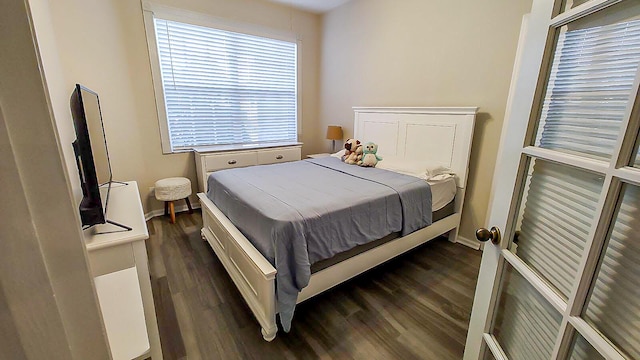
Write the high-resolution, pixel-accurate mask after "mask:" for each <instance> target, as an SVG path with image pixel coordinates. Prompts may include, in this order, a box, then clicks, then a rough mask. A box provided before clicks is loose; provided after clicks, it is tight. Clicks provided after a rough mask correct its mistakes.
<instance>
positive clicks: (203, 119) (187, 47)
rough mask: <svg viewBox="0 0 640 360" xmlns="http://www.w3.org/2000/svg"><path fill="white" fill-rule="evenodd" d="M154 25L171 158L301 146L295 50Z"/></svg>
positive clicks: (221, 33)
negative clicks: (188, 152) (212, 150)
mask: <svg viewBox="0 0 640 360" xmlns="http://www.w3.org/2000/svg"><path fill="white" fill-rule="evenodd" d="M154 23H155V30H156V40H157V44H158V55H159V60H160V69H161V73H162V86H163V90H164V101H165V107H166V113H167V123H168V130H169V137H170V139H171V149H172V150H180V149H188V148H191V147H195V146H207V145H226V144H249V143H263V142H274V141H278V142H279V141H296V140H297V132H298V130H297V123H298V122H297V89H296V88H297V86H296V85H297V84H296V75H297V71H296V67H297V60H296V57H297V55H296V51H297V49H296V43H294V42H287V41H281V40H275V39H271V38H264V37H258V36H253V35H247V34H242V33H236V32H230V31H224V30H219V29H214V28H209V27H203V26H196V25H191V24H185V23H180V22H175V21H169V20H163V19H159V18H155V19H154Z"/></svg>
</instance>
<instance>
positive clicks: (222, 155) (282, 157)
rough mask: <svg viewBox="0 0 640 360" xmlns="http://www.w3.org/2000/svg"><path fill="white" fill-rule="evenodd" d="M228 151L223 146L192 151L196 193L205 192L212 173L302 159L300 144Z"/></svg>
mask: <svg viewBox="0 0 640 360" xmlns="http://www.w3.org/2000/svg"><path fill="white" fill-rule="evenodd" d="M254 146H257V145H254ZM262 146H264V145H262ZM228 149H229V148H228V147H224V146H218V147H201V148H194V149H193V150H194V151H195V154H196V169H197V172H198V192H205V193H206V192H207V178H208V177H209V174H211V173H212V172H214V171H218V170H223V169H233V168H238V167H246V166H254V165H266V164H275V163H282V162H287V161H297V160H300V159H301V158H302V143H293V144H286V145H284V144H272V147H260V148H250V149H243V150H237V149H233V150H228Z"/></svg>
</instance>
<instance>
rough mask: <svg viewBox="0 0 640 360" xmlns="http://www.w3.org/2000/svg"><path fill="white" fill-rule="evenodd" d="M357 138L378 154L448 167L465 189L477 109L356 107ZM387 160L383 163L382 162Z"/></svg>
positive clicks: (355, 134)
mask: <svg viewBox="0 0 640 360" xmlns="http://www.w3.org/2000/svg"><path fill="white" fill-rule="evenodd" d="M353 110H354V111H355V123H354V137H355V138H356V139H358V140H360V141H363V142H369V141H371V142H374V143H376V144H378V154H379V155H380V156H382V157H383V158H384V157H385V156H394V157H401V158H404V159H407V160H429V161H430V162H436V163H439V164H442V165H445V166H447V167H449V168H450V169H451V170H453V171H454V172H455V174H456V175H457V184H458V187H459V188H465V187H466V183H467V173H468V170H469V154H470V152H471V141H472V139H473V129H474V125H475V117H476V112H477V111H478V108H477V107H451V108H444V107H410V108H406V107H403V108H399V107H354V108H353ZM382 161H384V160H382Z"/></svg>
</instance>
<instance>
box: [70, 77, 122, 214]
mask: <svg viewBox="0 0 640 360" xmlns="http://www.w3.org/2000/svg"><path fill="white" fill-rule="evenodd" d="M70 105H71V114H72V116H73V125H74V128H75V131H76V141H74V143H73V148H74V152H75V154H76V164H77V165H78V174H79V176H80V182H81V184H82V194H83V198H82V201H81V203H80V218H81V219H82V225H85V226H92V225H96V224H104V223H105V222H106V218H105V214H106V211H107V206H108V202H109V192H110V190H111V180H112V179H111V164H110V163H109V152H108V150H107V143H106V139H105V136H104V127H103V124H102V115H101V112H100V101H99V99H98V94H96V93H95V92H93V91H91V90H89V89H87V88H86V87H84V86H82V85H80V84H76V88H75V89H74V91H73V93H72V94H71V101H70ZM100 185H105V186H106V187H107V193H106V197H105V199H104V202H103V201H102V198H101V196H100Z"/></svg>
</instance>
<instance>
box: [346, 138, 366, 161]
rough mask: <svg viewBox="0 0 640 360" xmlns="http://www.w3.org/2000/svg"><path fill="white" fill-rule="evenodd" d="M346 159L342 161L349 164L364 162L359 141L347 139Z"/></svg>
mask: <svg viewBox="0 0 640 360" xmlns="http://www.w3.org/2000/svg"><path fill="white" fill-rule="evenodd" d="M344 148H345V152H344V157H343V158H342V161H344V162H345V163H347V164H357V163H359V162H360V161H361V160H362V153H363V151H362V144H361V143H360V140H357V139H347V141H346V142H345V143H344Z"/></svg>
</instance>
